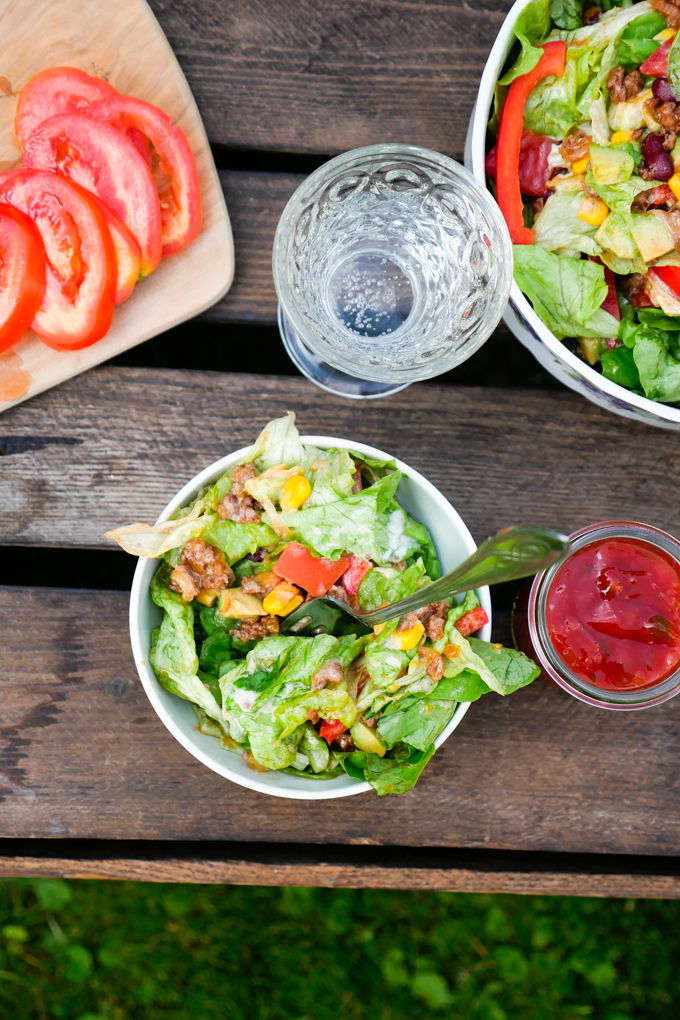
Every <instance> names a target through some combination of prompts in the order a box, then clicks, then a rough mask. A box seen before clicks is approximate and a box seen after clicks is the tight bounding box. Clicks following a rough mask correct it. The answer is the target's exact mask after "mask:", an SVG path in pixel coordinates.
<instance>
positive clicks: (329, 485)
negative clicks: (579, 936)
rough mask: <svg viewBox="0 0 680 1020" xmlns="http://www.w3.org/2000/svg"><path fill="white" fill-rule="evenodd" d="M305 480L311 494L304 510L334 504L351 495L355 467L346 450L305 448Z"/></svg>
mask: <svg viewBox="0 0 680 1020" xmlns="http://www.w3.org/2000/svg"><path fill="white" fill-rule="evenodd" d="M307 457H308V460H309V464H308V467H307V478H308V479H309V481H310V483H311V486H312V492H311V495H310V496H308V497H307V499H306V500H305V504H304V505H305V508H307V507H312V506H324V505H325V504H326V503H335V502H337V500H338V499H348V498H349V497H350V496H351V495H352V487H353V485H354V478H353V475H354V472H355V471H356V465H355V464H354V461H353V460H352V458H351V457H350V455H349V453H348V452H347V450H315V449H314V448H313V447H308V448H307Z"/></svg>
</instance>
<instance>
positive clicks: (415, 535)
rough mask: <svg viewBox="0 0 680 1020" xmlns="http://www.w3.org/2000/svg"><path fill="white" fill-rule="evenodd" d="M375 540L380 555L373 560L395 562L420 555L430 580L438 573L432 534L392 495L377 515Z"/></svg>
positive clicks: (439, 570)
mask: <svg viewBox="0 0 680 1020" xmlns="http://www.w3.org/2000/svg"><path fill="white" fill-rule="evenodd" d="M377 543H378V548H379V550H380V559H379V560H377V561H376V562H378V563H398V562H399V561H400V560H407V559H409V558H410V557H411V556H422V558H423V562H424V564H425V573H426V574H427V576H428V577H429V578H430V579H431V580H432V581H436V580H437V578H438V577H440V576H441V567H440V565H439V560H438V558H437V552H436V550H435V547H434V542H433V541H432V536H431V535H430V533H429V531H428V530H427V528H426V527H425V525H424V524H420V522H419V521H414V520H413V518H412V517H409V515H408V514H407V513H406V511H405V510H403V509H402V508H401V507H400V506H399V504H398V503H397V501H396V500H395V499H392V500H390V503H389V505H388V506H387V507H386V508H385V509H384V510H383V511H382V513H381V514H380V516H379V518H378V526H377Z"/></svg>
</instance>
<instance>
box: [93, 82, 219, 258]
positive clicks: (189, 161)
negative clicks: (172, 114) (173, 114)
mask: <svg viewBox="0 0 680 1020" xmlns="http://www.w3.org/2000/svg"><path fill="white" fill-rule="evenodd" d="M87 112H88V115H89V116H90V117H97V118H99V119H100V120H103V121H106V123H107V124H111V125H112V126H113V127H115V128H118V130H119V131H122V132H123V133H124V134H127V135H129V134H130V132H131V131H138V132H139V133H141V134H142V135H143V136H144V137H145V138H147V139H148V140H149V142H150V143H151V146H152V152H153V153H154V160H153V164H152V168H153V173H154V178H155V180H156V184H157V186H158V194H159V196H160V203H161V218H162V223H163V228H162V229H163V255H164V256H167V255H175V254H177V252H178V251H182V249H183V248H186V246H187V245H188V244H190V243H191V241H193V240H194V238H195V237H197V236H198V233H199V231H200V229H201V216H202V214H201V189H200V186H199V182H198V170H197V169H196V162H195V160H194V157H193V154H192V152H191V149H190V148H189V143H188V142H187V140H186V138H185V137H184V135H183V134H182V132H181V131H180V129H179V128H178V127H176V126H175V125H174V124H173V123H172V121H171V120H170V118H169V117H168V115H167V114H166V113H163V111H162V110H159V109H158V107H156V106H152V105H151V103H145V102H144V100H142V99H134V98H132V97H131V96H109V97H108V98H106V99H102V100H101V101H100V102H98V103H94V104H93V105H92V106H91V107H90V108H89V109H88V111H87Z"/></svg>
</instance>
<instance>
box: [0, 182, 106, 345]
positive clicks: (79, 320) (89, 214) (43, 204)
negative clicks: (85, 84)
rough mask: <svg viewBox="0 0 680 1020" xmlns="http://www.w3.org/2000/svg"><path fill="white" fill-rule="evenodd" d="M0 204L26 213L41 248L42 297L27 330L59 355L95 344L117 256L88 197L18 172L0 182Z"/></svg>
mask: <svg viewBox="0 0 680 1020" xmlns="http://www.w3.org/2000/svg"><path fill="white" fill-rule="evenodd" d="M0 202H4V203H6V204H7V205H11V206H13V207H14V208H15V209H18V210H19V211H20V212H23V213H25V214H26V215H27V216H28V217H29V218H30V219H31V220H32V221H33V223H34V224H35V226H36V227H37V229H38V231H39V233H40V236H41V238H42V241H43V244H44V246H45V256H46V273H45V293H44V296H43V299H42V303H41V305H40V308H39V309H38V311H37V312H36V314H35V317H34V318H33V321H32V322H31V328H32V329H34V330H35V332H36V333H37V334H38V336H39V337H40V339H41V340H42V341H43V343H45V344H47V346H48V347H53V348H54V349H55V350H58V351H66V350H79V349H80V348H81V347H89V346H90V344H93V343H95V342H96V341H97V340H100V339H101V337H103V336H104V334H105V333H106V331H107V329H108V328H109V326H110V325H111V316H112V315H113V299H114V296H115V293H116V253H115V250H114V247H113V241H112V240H111V235H110V233H109V228H108V227H107V225H106V220H105V219H104V217H103V216H102V214H101V212H100V211H99V208H98V206H97V205H96V203H95V202H94V200H93V199H92V196H91V195H89V194H88V193H87V191H85V189H84V188H80V187H78V185H76V184H73V183H72V182H71V181H68V180H66V178H65V177H61V176H59V175H58V174H51V173H47V172H44V171H40V170H19V171H13V172H11V173H8V174H3V175H2V176H1V177H0Z"/></svg>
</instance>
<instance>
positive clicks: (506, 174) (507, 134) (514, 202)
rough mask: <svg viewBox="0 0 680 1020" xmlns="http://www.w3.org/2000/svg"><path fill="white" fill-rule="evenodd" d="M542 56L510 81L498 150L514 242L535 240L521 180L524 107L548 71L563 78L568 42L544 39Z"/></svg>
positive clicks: (499, 190) (499, 182)
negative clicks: (527, 219) (525, 213)
mask: <svg viewBox="0 0 680 1020" xmlns="http://www.w3.org/2000/svg"><path fill="white" fill-rule="evenodd" d="M541 49H542V50H543V56H542V57H541V59H540V60H539V62H538V63H537V64H536V67H534V69H533V70H532V71H528V72H527V73H526V74H521V75H520V76H519V78H515V80H514V81H513V82H512V84H511V85H510V88H509V89H508V95H507V97H506V100H505V106H504V107H503V113H502V114H501V123H500V127H499V129H498V141H497V146H498V151H497V154H496V197H497V200H498V205H499V206H500V210H501V212H502V213H503V216H504V217H505V222H506V223H507V225H508V229H509V231H510V237H511V239H512V242H513V244H533V240H534V231H533V230H529V228H528V227H525V226H524V219H523V216H522V209H523V206H522V193H521V190H520V184H519V150H520V143H521V139H522V129H523V122H524V107H525V106H526V102H527V99H528V98H529V93H530V92H531V90H532V88H533V87H534V85H536V84H537V83H538V82H539V81H542V80H543V78H547V76H548V75H549V74H554V75H557V77H558V78H561V77H562V75H563V74H564V61H565V58H566V53H567V44H566V42H562V41H561V40H558V41H556V42H549V43H544V45H543V46H542V47H541Z"/></svg>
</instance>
